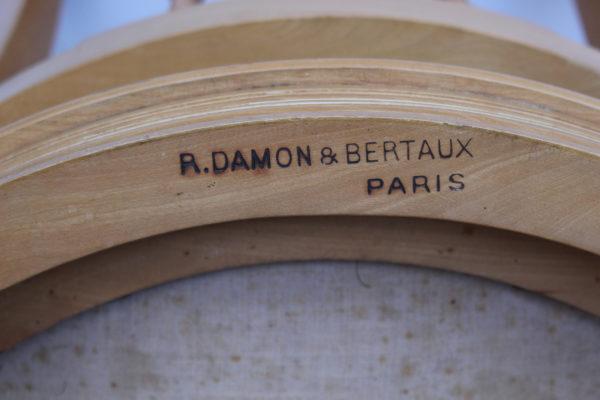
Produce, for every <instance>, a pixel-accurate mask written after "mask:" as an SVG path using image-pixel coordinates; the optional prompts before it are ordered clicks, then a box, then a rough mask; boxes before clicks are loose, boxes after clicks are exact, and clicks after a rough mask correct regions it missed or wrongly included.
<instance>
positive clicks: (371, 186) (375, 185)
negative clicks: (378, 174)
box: [367, 178, 383, 195]
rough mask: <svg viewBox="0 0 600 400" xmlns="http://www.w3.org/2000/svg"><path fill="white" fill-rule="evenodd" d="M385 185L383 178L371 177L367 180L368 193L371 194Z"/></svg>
mask: <svg viewBox="0 0 600 400" xmlns="http://www.w3.org/2000/svg"><path fill="white" fill-rule="evenodd" d="M382 187H383V180H382V179H379V178H371V179H368V180H367V193H368V194H369V195H371V193H372V192H373V190H376V189H381V188H382Z"/></svg>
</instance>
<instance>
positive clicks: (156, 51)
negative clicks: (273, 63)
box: [0, 0, 600, 126]
mask: <svg viewBox="0 0 600 400" xmlns="http://www.w3.org/2000/svg"><path fill="white" fill-rule="evenodd" d="M323 38H327V39H326V40H324V39H323ZM331 57H353V58H380V59H404V60H416V61H424V62H436V63H442V64H449V65H457V66H464V67H470V68H479V69H484V70H489V71H495V72H499V73H504V74H509V75H514V76H518V77H524V78H528V79H534V80H537V81H541V82H545V83H550V84H553V85H557V86H560V87H564V88H568V89H571V90H576V91H580V92H582V93H585V94H588V95H591V96H595V97H599V96H600V79H599V75H598V70H599V67H598V66H599V65H600V55H599V53H598V52H596V51H593V50H591V49H589V48H586V47H583V46H579V45H577V44H575V43H572V42H570V41H568V40H566V39H564V38H562V37H560V36H558V35H556V34H554V33H552V32H550V31H547V30H545V29H542V28H539V27H536V26H533V25H530V24H527V23H524V22H522V21H519V20H516V19H512V18H509V17H504V16H501V15H499V14H494V13H489V12H485V11H482V10H479V9H477V8H475V7H470V6H467V5H463V4H453V3H452V4H451V3H449V2H441V1H430V0H419V1H403V2H401V3H400V4H399V3H398V2H396V1H391V0H376V1H369V2H361V1H349V0H343V1H342V0H327V1H323V0H307V1H302V2H296V1H291V0H290V1H287V0H286V1H281V0H277V1H274V0H273V1H251V2H246V1H237V2H236V1H228V2H223V3H220V4H219V3H218V4H208V5H203V6H201V7H192V8H189V9H184V10H182V11H180V12H173V13H170V14H169V15H164V16H161V17H158V18H155V19H151V20H147V21H143V22H140V23H137V24H133V25H131V26H127V27H123V28H121V29H116V30H114V31H112V32H108V33H106V34H104V35H100V36H99V37H97V38H95V39H91V40H88V41H86V42H84V43H83V44H81V45H80V46H79V47H78V48H77V49H75V50H73V51H71V52H67V53H65V54H63V55H60V56H58V57H55V58H53V59H50V60H47V61H45V62H44V63H42V64H40V65H38V66H35V67H34V68H31V69H30V70H28V71H25V72H23V73H22V74H20V75H19V76H17V77H15V79H11V80H9V81H8V82H6V83H5V84H3V85H2V86H0V126H2V125H5V124H8V123H10V122H13V121H15V120H17V119H19V118H23V117H25V116H27V115H30V114H33V113H35V112H39V111H42V110H44V109H46V108H48V107H52V106H55V105H57V104H60V103H63V102H66V101H70V100H73V99H75V98H78V97H81V96H85V95H89V94H93V93H96V92H100V91H103V90H107V89H111V88H114V87H116V86H119V85H124V84H129V83H133V82H137V81H140V80H143V79H151V78H155V77H159V76H163V75H167V74H173V73H178V72H184V71H190V70H195V69H200V68H207V67H216V66H225V65H234V64H242V63H250V62H261V61H269V60H286V59H288V60H289V59H306V58H331Z"/></svg>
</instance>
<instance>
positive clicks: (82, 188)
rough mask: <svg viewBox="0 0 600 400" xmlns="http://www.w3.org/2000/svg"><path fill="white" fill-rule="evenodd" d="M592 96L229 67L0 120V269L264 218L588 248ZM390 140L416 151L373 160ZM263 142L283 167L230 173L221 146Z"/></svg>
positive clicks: (404, 68)
mask: <svg viewBox="0 0 600 400" xmlns="http://www.w3.org/2000/svg"><path fill="white" fill-rule="evenodd" d="M464 88H470V91H465V90H464ZM599 109H600V102H599V101H598V100H595V99H593V98H589V97H586V96H580V95H577V94H574V93H571V92H568V91H564V90H560V89H557V88H553V87H548V86H545V85H541V84H536V83H533V82H528V81H524V80H520V79H516V78H509V77H504V76H500V75H496V74H492V73H487V72H481V71H475V70H466V69H461V68H450V67H447V66H445V67H442V66H435V65H427V64H420V63H406V62H404V63H403V62H392V61H389V62H384V61H368V60H360V61H357V60H337V61H336V60H326V61H325V60H320V61H304V62H283V63H266V64H262V65H252V66H239V67H230V68H223V69H220V70H209V71H203V72H196V73H190V74H184V75H180V76H173V77H167V78H162V79H158V80H155V81H150V82H144V83H141V84H138V85H134V86H131V87H125V88H121V89H116V90H114V91H111V92H106V93H103V94H100V95H98V96H92V97H90V98H86V99H82V100H80V101H78V102H74V103H71V104H68V105H65V106H63V107H59V108H55V109H52V110H49V111H48V112H46V113H42V114H38V115H36V116H35V117H32V118H30V119H28V120H24V121H21V122H20V123H16V124H13V125H11V126H9V127H7V128H5V129H4V130H3V131H1V132H0V140H2V141H4V143H6V146H5V147H4V149H3V156H2V160H3V162H2V163H1V164H0V171H1V174H0V182H1V183H2V186H0V197H1V198H2V202H1V203H0V214H1V215H4V216H7V218H6V221H5V223H4V224H3V225H2V228H1V231H0V239H1V240H0V246H1V249H2V253H3V254H4V255H5V256H4V258H3V260H2V264H1V265H0V282H1V285H2V288H6V287H8V286H10V285H12V284H14V283H16V282H19V281H21V280H23V279H26V278H28V277H30V276H33V275H35V274H38V273H40V272H42V271H44V270H48V269H50V268H53V267H55V266H57V265H59V264H62V263H64V262H67V261H70V260H73V259H76V258H79V257H82V256H85V255H87V254H90V253H93V252H96V251H99V250H103V249H106V248H109V247H113V246H115V245H118V244H122V243H126V242H129V241H132V240H136V239H140V238H144V237H148V236H152V235H157V234H161V233H165V232H169V231H173V230H179V229H184V228H188V227H192V226H201V225H206V224H214V223H218V222H226V221H232V220H241V219H249V218H261V217H269V216H293V215H383V216H413V217H426V218H440V219H447V220H454V221H460V222H466V223H475V224H482V225H487V226H492V227H497V228H502V229H509V230H513V231H519V232H523V233H528V234H532V235H534V236H539V237H542V238H547V239H551V240H557V241H560V242H563V243H566V244H569V245H573V246H576V247H579V248H582V249H585V250H588V251H591V252H595V253H598V252H600V248H599V247H598V246H599V243H598V241H597V237H598V235H600V232H599V229H600V224H599V223H598V218H597V217H598V215H600V212H599V207H600V204H599V203H598V201H597V199H598V198H600V193H599V190H600V184H598V174H597V171H598V168H599V164H598V163H599V162H600V159H599V158H598V154H599V148H600V145H599V135H598V130H597V129H598V126H599V120H598V119H599V118H600V113H598V110H599ZM107 132H110V134H107ZM398 132H400V133H398ZM411 138H412V139H411ZM406 139H410V140H414V141H415V142H416V141H418V144H417V147H416V148H415V149H413V151H417V152H418V153H419V154H418V156H417V155H416V153H413V159H412V161H411V160H410V156H409V154H408V153H407V154H406V155H405V156H402V154H400V156H398V154H396V155H395V157H396V160H391V157H392V155H391V153H390V154H389V156H390V161H391V162H393V163H394V164H389V163H387V162H385V163H384V162H383V161H382V159H383V157H384V156H385V155H383V153H382V151H383V150H384V149H385V144H384V143H383V142H384V141H392V142H393V141H396V142H398V143H401V140H406ZM427 140H429V142H430V143H431V144H427V148H425V141H427ZM442 140H443V141H444V142H445V143H448V145H451V144H452V143H454V144H455V149H456V150H454V153H453V156H452V157H450V158H448V157H446V158H444V156H443V154H442V149H438V150H437V152H439V155H438V157H437V159H435V158H436V157H435V154H433V152H434V151H436V150H432V149H431V148H430V146H435V143H438V146H440V143H441V141H442ZM429 142H428V143H429ZM349 143H350V144H353V145H354V146H357V148H360V149H362V150H360V154H362V156H359V152H356V153H353V154H350V153H351V152H350V151H349V148H348V144H349ZM359 143H360V144H359ZM366 143H374V144H373V145H371V147H370V148H369V145H368V144H366ZM469 143H471V144H469ZM269 146H272V147H273V149H272V152H273V154H275V152H276V151H279V150H278V149H281V148H286V149H287V150H286V151H287V152H288V153H289V155H290V156H292V157H293V158H294V159H293V162H294V168H289V169H288V168H287V167H289V166H290V165H291V163H292V159H289V160H286V162H287V161H289V162H287V165H285V166H283V165H281V163H279V159H278V160H277V162H278V164H279V166H277V165H275V159H273V160H272V162H273V168H266V167H264V166H263V167H260V166H258V168H252V169H251V168H250V167H249V165H248V164H247V163H248V162H249V161H244V163H246V165H244V164H243V163H242V160H241V159H240V160H238V162H237V164H238V165H237V166H238V170H237V171H234V168H233V164H234V163H236V162H235V161H234V158H236V159H237V157H238V155H237V152H239V153H240V157H242V158H243V157H244V154H245V157H246V158H248V160H250V158H249V157H250V151H251V149H257V151H263V149H265V148H266V147H269ZM310 146H312V149H313V150H312V151H313V153H312V157H313V159H312V160H313V161H314V163H313V164H312V165H310V160H309V159H307V158H306V154H307V153H309V152H310V150H309V147H310ZM398 146H399V144H398ZM468 146H471V147H468ZM365 147H366V149H365ZM290 148H291V149H293V152H292V151H291V150H289V149H290ZM418 148H420V150H416V149H418ZM297 149H302V151H303V152H304V153H303V154H304V158H302V157H301V156H300V153H298V156H297V157H296V156H294V155H293V154H296V151H297ZM344 149H345V150H344ZM352 149H353V150H352V151H354V147H352ZM370 150H373V151H378V153H369V154H367V152H368V151H370ZM298 151H300V150H298ZM328 151H329V152H330V153H331V152H333V153H335V154H337V153H339V156H338V157H339V159H338V160H335V161H336V162H335V163H334V162H333V160H332V159H331V158H327V157H328V156H327V154H330V153H328ZM344 151H345V152H346V155H344ZM407 151H408V150H407ZM448 151H449V148H448V147H446V148H445V149H443V152H445V153H447V152H448ZM211 152H212V154H213V157H214V154H215V153H222V154H226V153H228V154H229V157H230V160H231V164H230V170H228V171H227V172H226V173H223V174H219V173H218V171H216V167H215V166H214V165H213V166H212V167H209V163H208V160H210V157H211ZM421 153H423V154H424V156H423V160H421ZM427 153H430V154H427ZM257 154H258V153H257ZM261 154H262V156H264V152H263V153H261ZM371 154H376V155H374V156H371ZM436 154H438V153H436ZM194 155H195V156H196V160H197V161H198V165H196V166H193V165H192V164H190V160H191V158H189V157H192V156H194ZM357 156H359V158H360V157H362V161H361V162H350V158H351V157H352V158H353V159H354V160H356V157H357ZM461 156H462V157H461ZM277 157H279V155H278V156H277ZM403 157H404V158H403ZM301 158H302V159H301ZM309 158H310V157H309ZM370 158H371V161H373V159H375V158H378V160H379V162H373V163H371V162H369V159H370ZM186 160H187V162H188V164H186V165H184V163H183V161H186ZM319 160H320V161H319ZM330 161H331V162H330ZM296 163H297V166H296ZM184 167H185V168H184ZM390 168H391V169H390ZM207 171H208V172H207ZM417 176H418V177H421V178H418V179H417V178H415V177H417ZM453 176H454V178H453ZM411 177H412V179H411ZM427 177H429V179H430V184H429V185H431V187H427V188H425V187H423V179H425V182H426V181H427ZM436 177H437V178H436ZM396 178H398V180H399V181H401V182H402V181H404V183H400V185H402V190H399V189H400V186H399V184H398V182H397V181H396ZM459 178H460V179H459ZM372 179H378V180H379V181H381V187H375V186H378V185H379V182H378V181H374V182H375V183H374V184H373V185H371V183H370V182H371V180H372ZM436 179H437V183H434V180H436ZM411 180H412V188H411V186H407V187H408V190H406V187H404V185H410V184H411V183H410V182H411ZM384 181H385V187H383V185H384ZM415 182H419V183H420V184H417V183H415ZM556 182H560V183H561V185H562V187H561V188H560V189H561V190H554V186H553V185H554V184H555V183H556ZM370 185H371V186H370ZM425 185H426V186H427V183H425ZM434 185H435V186H434ZM436 186H437V189H436ZM371 189H372V190H371ZM392 189H394V190H392ZM463 189H464V190H463ZM392 192H394V193H393V194H394V195H393V196H391V194H392ZM90 193H92V194H91V195H90ZM265 202H266V203H268V206H266V205H265ZM540 204H543V208H540V207H539V206H540ZM565 204H568V207H565ZM31 210H36V213H35V214H32V213H31ZM198 210H202V212H198ZM557 216H560V218H557ZM92 221H93V223H90V222H92ZM124 227H126V229H124Z"/></svg>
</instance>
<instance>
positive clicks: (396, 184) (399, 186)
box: [388, 176, 406, 194]
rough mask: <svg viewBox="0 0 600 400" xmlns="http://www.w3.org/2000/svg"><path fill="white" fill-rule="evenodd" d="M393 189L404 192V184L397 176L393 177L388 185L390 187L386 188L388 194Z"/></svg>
mask: <svg viewBox="0 0 600 400" xmlns="http://www.w3.org/2000/svg"><path fill="white" fill-rule="evenodd" d="M394 190H402V193H404V194H406V189H404V185H403V184H402V181H401V180H400V178H398V177H397V176H396V177H394V180H393V181H392V184H391V185H390V188H389V189H388V194H392V192H393V191H394Z"/></svg>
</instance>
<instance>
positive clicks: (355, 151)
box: [346, 143, 360, 164]
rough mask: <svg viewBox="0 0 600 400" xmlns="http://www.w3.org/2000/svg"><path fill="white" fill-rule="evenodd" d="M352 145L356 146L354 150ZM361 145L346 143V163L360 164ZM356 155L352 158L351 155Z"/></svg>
mask: <svg viewBox="0 0 600 400" xmlns="http://www.w3.org/2000/svg"><path fill="white" fill-rule="evenodd" d="M350 146H352V147H354V150H352V151H350ZM358 150H360V147H359V146H358V145H357V144H356V143H346V163H347V164H358V163H359V162H360V154H358ZM351 154H353V155H355V156H356V158H355V159H354V160H350V155H351Z"/></svg>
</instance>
